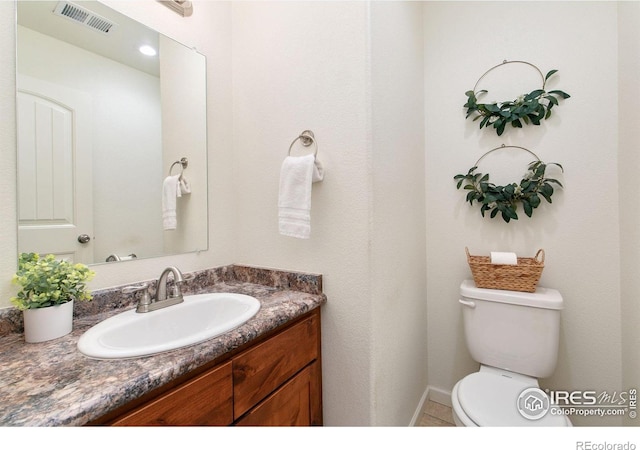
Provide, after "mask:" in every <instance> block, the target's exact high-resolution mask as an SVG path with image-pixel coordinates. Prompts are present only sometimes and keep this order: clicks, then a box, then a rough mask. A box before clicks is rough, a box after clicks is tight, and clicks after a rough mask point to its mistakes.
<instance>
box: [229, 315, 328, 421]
mask: <svg viewBox="0 0 640 450" xmlns="http://www.w3.org/2000/svg"><path fill="white" fill-rule="evenodd" d="M318 346H319V318H318V316H317V315H313V316H310V317H309V318H308V319H305V320H304V321H302V322H300V323H298V324H296V325H294V326H293V327H291V328H288V329H286V330H284V331H282V332H281V333H279V334H277V335H275V336H274V337H272V338H271V339H269V340H267V341H265V342H263V343H262V344H260V345H258V346H256V347H254V348H253V349H251V350H249V351H247V352H245V353H243V354H241V355H240V356H238V357H237V358H234V360H233V397H234V406H233V412H234V419H237V418H239V417H240V416H242V415H243V414H244V413H246V412H247V411H248V410H249V409H250V408H252V407H253V406H254V405H256V404H257V403H259V402H260V401H262V400H263V399H264V398H265V397H266V396H267V395H268V394H270V393H271V392H273V391H274V390H276V389H277V388H278V387H279V386H280V385H282V384H283V383H284V382H285V381H287V380H288V379H289V378H291V377H292V376H293V375H295V374H296V372H298V371H299V370H300V369H302V368H304V367H305V366H306V365H307V364H309V363H310V362H312V361H314V360H316V359H317V358H318Z"/></svg>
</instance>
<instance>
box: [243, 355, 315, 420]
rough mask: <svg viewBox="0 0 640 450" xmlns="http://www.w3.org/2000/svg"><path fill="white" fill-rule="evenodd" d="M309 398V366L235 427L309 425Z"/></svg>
mask: <svg viewBox="0 0 640 450" xmlns="http://www.w3.org/2000/svg"><path fill="white" fill-rule="evenodd" d="M310 397H311V366H308V367H306V368H305V369H304V370H303V371H302V372H300V373H299V374H298V375H296V376H295V377H294V378H292V379H291V380H289V381H288V382H287V383H285V384H284V385H283V386H282V387H280V388H279V389H278V390H277V391H275V392H274V393H273V394H272V395H270V396H269V397H267V399H266V400H264V401H263V402H262V403H260V404H259V405H258V406H256V407H255V408H254V409H253V410H251V411H250V412H249V413H248V414H247V415H246V416H245V417H243V418H242V419H240V420H239V421H238V422H237V423H236V425H241V426H257V425H262V426H308V425H311V408H310Z"/></svg>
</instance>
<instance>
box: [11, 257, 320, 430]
mask: <svg viewBox="0 0 640 450" xmlns="http://www.w3.org/2000/svg"><path fill="white" fill-rule="evenodd" d="M150 283H151V284H152V291H153V290H154V289H155V282H153V281H150ZM122 287H123V286H120V287H118V288H113V289H108V290H101V291H95V292H93V295H94V300H93V301H91V302H85V303H79V304H77V305H75V306H74V308H75V310H74V324H73V326H74V329H73V332H72V333H71V334H68V335H67V336H64V337H61V338H58V339H54V340H52V341H48V342H42V343H38V344H26V343H25V342H24V337H23V334H22V332H21V331H22V314H21V312H20V311H17V310H16V309H15V308H6V309H4V310H0V398H1V399H2V400H1V401H0V426H61V425H70V426H77V425H84V424H86V423H88V422H89V421H91V420H93V419H96V418H98V417H100V416H102V415H104V414H105V413H107V412H109V411H111V410H113V409H115V408H117V407H119V406H121V405H124V404H125V403H127V402H129V401H131V400H133V399H135V398H137V397H139V396H141V395H143V394H144V393H146V392H148V391H149V390H151V389H154V388H156V387H158V386H161V385H163V384H165V383H167V382H169V381H171V380H173V379H175V378H177V377H179V376H180V375H183V374H185V373H187V372H189V371H191V370H193V369H195V368H197V367H199V366H202V365H203V364H206V363H207V362H209V361H212V360H214V359H216V358H218V357H220V356H222V355H223V354H225V353H227V352H228V351H231V350H233V349H235V348H238V347H239V346H241V345H243V344H246V343H247V342H250V341H251V340H253V339H255V338H257V337H259V336H261V335H263V334H265V333H267V332H269V331H271V330H273V329H275V328H277V327H279V326H280V325H283V324H285V323H287V322H289V321H291V320H292V319H295V318H297V317H299V316H301V315H303V314H305V313H307V312H308V311H311V310H313V309H315V308H317V307H319V306H320V305H322V304H323V303H325V302H326V297H325V295H324V294H323V293H322V277H321V276H320V275H311V274H303V273H296V272H284V271H278V270H270V269H260V268H254V267H247V266H238V265H232V266H225V267H221V268H215V269H211V270H205V271H201V272H196V273H193V277H190V279H189V280H188V281H187V282H186V286H184V287H183V292H184V294H198V293H204V292H235V293H242V294H247V295H252V296H254V297H256V298H257V299H258V300H260V303H261V308H260V311H259V312H258V313H257V314H256V316H254V317H253V318H252V319H251V320H249V321H248V322H247V323H245V324H244V325H242V326H241V327H239V328H236V329H235V330H232V331H230V332H228V333H225V334H224V335H221V336H219V337H217V338H213V339H210V340H208V341H205V342H202V343H200V344H196V345H192V346H190V347H185V348H182V349H177V350H173V351H170V352H165V353H160V354H157V355H153V356H147V357H142V358H134V359H126V360H110V361H103V360H94V359H90V358H87V357H85V356H84V355H82V354H81V353H80V352H78V350H77V348H76V344H77V342H78V339H79V338H80V336H81V335H82V333H84V332H85V331H86V330H87V329H88V328H90V327H91V326H93V325H95V324H96V323H98V322H100V321H102V320H104V319H105V318H107V317H109V316H112V315H114V314H117V313H120V312H122V311H124V310H125V309H130V308H131V307H133V305H134V302H135V299H134V298H133V297H132V296H124V295H122V294H121V293H120V291H121V289H122Z"/></svg>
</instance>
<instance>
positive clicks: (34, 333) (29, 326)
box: [23, 300, 73, 343]
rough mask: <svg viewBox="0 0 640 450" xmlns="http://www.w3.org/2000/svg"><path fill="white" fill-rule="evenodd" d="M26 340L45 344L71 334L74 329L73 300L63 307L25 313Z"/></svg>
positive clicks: (51, 307) (29, 310) (30, 310)
mask: <svg viewBox="0 0 640 450" xmlns="http://www.w3.org/2000/svg"><path fill="white" fill-rule="evenodd" d="M23 318H24V340H25V341H26V342H30V343H33V342H44V341H50V340H51V339H56V338H59V337H61V336H64V335H65V334H69V333H71V330H72V329H73V300H71V301H70V302H67V303H63V304H62V305H56V306H49V307H47V308H36V309H26V310H24V311H23Z"/></svg>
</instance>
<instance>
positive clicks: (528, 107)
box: [464, 69, 571, 136]
mask: <svg viewBox="0 0 640 450" xmlns="http://www.w3.org/2000/svg"><path fill="white" fill-rule="evenodd" d="M556 72H557V70H555V69H554V70H551V71H549V72H548V73H547V75H546V76H545V77H544V83H543V85H542V89H536V90H534V91H532V92H530V93H528V94H523V95H521V96H519V97H518V98H517V99H515V100H513V101H506V102H495V103H478V96H479V95H481V94H486V93H487V92H488V91H486V90H481V91H478V92H477V93H476V92H474V91H467V92H465V95H466V96H467V97H468V99H467V103H465V104H464V107H465V108H467V115H466V117H465V118H466V119H468V118H469V117H471V116H473V120H474V121H476V120H480V128H481V129H482V128H484V127H489V126H493V128H495V130H496V133H497V134H498V136H501V135H502V133H504V130H505V127H506V126H507V125H508V124H511V125H512V126H513V127H514V128H522V126H523V124H526V125H528V124H533V125H540V122H541V121H542V120H545V119H548V118H549V117H551V110H552V108H553V107H554V106H557V105H558V104H559V101H558V99H559V98H560V99H567V98H569V97H571V96H570V95H569V94H567V93H566V92H564V91H560V90H553V91H549V92H547V91H545V90H544V87H545V84H546V82H547V80H548V79H549V77H551V76H552V75H553V74H554V73H556Z"/></svg>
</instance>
